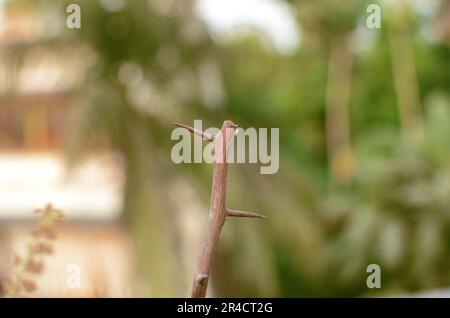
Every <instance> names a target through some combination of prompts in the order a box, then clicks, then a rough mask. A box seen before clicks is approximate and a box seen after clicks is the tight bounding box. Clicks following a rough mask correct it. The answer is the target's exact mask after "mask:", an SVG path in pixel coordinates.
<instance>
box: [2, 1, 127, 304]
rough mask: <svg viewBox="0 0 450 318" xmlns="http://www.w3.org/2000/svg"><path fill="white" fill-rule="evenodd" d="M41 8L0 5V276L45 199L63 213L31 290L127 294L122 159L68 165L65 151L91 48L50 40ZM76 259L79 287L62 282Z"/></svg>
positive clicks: (98, 156) (90, 157)
mask: <svg viewBox="0 0 450 318" xmlns="http://www.w3.org/2000/svg"><path fill="white" fill-rule="evenodd" d="M41 14H42V12H37V11H34V10H33V9H32V8H29V7H21V6H8V7H6V6H4V7H3V8H2V7H1V5H0V17H1V19H0V193H1V196H0V280H5V279H7V278H8V277H10V276H11V274H12V272H13V265H12V261H11V260H12V255H13V254H14V253H18V254H21V253H22V252H23V251H24V250H25V248H26V246H27V241H28V240H29V232H30V229H31V227H32V225H33V224H34V223H35V222H36V220H34V219H33V217H32V215H33V214H32V212H33V210H34V209H36V208H39V207H43V206H44V205H45V204H46V203H49V202H50V203H52V204H53V205H54V206H55V207H56V208H58V209H61V210H63V211H64V214H65V216H66V219H65V221H64V222H63V223H62V224H61V225H60V226H59V227H58V229H57V232H58V237H57V240H56V242H55V252H54V254H53V255H51V256H49V257H48V258H47V259H46V265H45V272H44V273H43V274H42V275H40V276H39V277H38V278H37V283H38V291H37V293H36V295H37V296H59V297H65V296H70V297H77V296H87V297H89V296H97V297H109V296H114V297H122V296H127V295H128V294H129V292H130V290H129V288H130V284H131V276H132V265H133V264H132V259H133V255H132V249H131V244H130V241H129V238H128V237H127V234H126V233H125V232H124V231H123V230H122V229H121V227H120V226H119V225H118V218H119V215H120V211H121V208H122V193H123V191H122V188H123V183H124V175H123V171H122V166H121V162H120V158H118V157H117V156H116V155H114V154H111V153H93V154H87V155H86V156H84V159H83V160H82V162H81V163H79V164H78V165H77V166H75V167H74V168H73V169H70V170H68V169H67V167H66V163H65V160H64V157H63V155H62V150H63V141H64V131H65V128H66V126H67V118H68V116H69V113H70V108H71V95H72V94H71V92H73V91H74V90H76V87H77V84H78V83H80V81H82V80H83V78H84V73H85V70H86V69H87V67H88V64H89V57H88V55H86V52H85V51H84V50H86V49H85V48H83V47H82V46H78V45H74V44H73V43H72V44H70V45H68V46H67V47H64V45H62V46H57V47H52V46H51V45H46V43H47V42H51V39H52V35H54V34H55V32H58V28H57V27H56V26H55V25H50V26H49V25H43V23H42V21H44V20H45V19H42V18H40V15H41ZM45 14H52V10H49V11H48V12H47V11H46V13H45ZM73 265H76V266H79V268H80V278H81V285H80V288H70V286H69V285H68V284H67V278H68V275H69V274H70V273H69V272H68V271H69V269H70V266H73Z"/></svg>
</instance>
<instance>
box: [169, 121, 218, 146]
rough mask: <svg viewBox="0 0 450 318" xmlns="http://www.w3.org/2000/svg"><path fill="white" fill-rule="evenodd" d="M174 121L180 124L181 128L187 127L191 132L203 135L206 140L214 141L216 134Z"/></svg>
mask: <svg viewBox="0 0 450 318" xmlns="http://www.w3.org/2000/svg"><path fill="white" fill-rule="evenodd" d="M172 123H173V124H174V125H175V126H178V127H181V128H185V129H187V130H189V131H190V132H191V133H193V134H196V135H199V136H201V137H203V138H204V139H206V140H209V141H214V136H213V135H211V134H208V133H205V132H203V131H201V130H200V129H197V128H193V127H191V126H188V125H185V124H180V123H177V122H172Z"/></svg>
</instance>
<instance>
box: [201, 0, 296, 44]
mask: <svg viewBox="0 0 450 318" xmlns="http://www.w3.org/2000/svg"><path fill="white" fill-rule="evenodd" d="M197 11H198V13H199V15H200V17H201V18H202V19H203V20H205V21H206V23H207V24H208V26H209V28H210V30H211V31H212V33H213V35H214V34H216V35H217V34H221V33H222V34H223V33H225V32H229V31H232V32H233V31H236V30H237V28H241V27H246V26H250V27H256V28H257V29H259V30H261V31H263V32H265V33H266V34H267V35H269V37H270V38H271V39H272V40H273V42H274V44H275V45H276V47H277V48H278V49H279V50H280V51H281V52H289V51H293V50H295V49H296V48H297V47H298V45H299V43H300V32H299V30H298V26H297V23H296V22H295V18H294V16H293V14H292V10H291V9H290V7H289V5H288V4H287V3H285V2H282V1H277V0H245V1H239V0H228V1H223V0H197Z"/></svg>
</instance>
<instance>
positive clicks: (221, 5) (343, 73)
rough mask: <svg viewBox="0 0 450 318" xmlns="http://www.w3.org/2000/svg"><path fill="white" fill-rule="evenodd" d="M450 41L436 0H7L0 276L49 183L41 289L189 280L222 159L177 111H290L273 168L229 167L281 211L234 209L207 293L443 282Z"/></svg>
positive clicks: (103, 293)
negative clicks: (213, 159)
mask: <svg viewBox="0 0 450 318" xmlns="http://www.w3.org/2000/svg"><path fill="white" fill-rule="evenodd" d="M70 3H76V4H79V5H80V7H81V29H69V28H67V27H66V18H67V16H68V13H66V6H67V5H68V4H70ZM370 3H376V4H379V5H380V6H381V17H382V22H381V28H379V29H370V28H368V27H367V26H366V19H367V17H368V16H369V15H370V13H367V11H366V9H367V6H368V5H369V4H370ZM449 40H450V5H449V2H447V1H439V0H414V1H413V0H410V1H408V0H403V1H394V0H392V1H387V0H385V1H361V0H347V1H345V2H344V1H338V0H320V1H319V0H316V1H307V0H305V1H303V0H291V1H287V0H286V1H283V0H247V1H237V0H231V1H219V0H197V1H175V0H146V1H144V0H133V1H131V0H129V1H127V0H101V1H92V0H90V1H87V0H86V1H81V0H80V1H76V0H73V1H54V0H52V1H41V0H39V1H37V0H33V1H22V0H15V1H7V0H6V1H5V0H2V1H0V279H3V280H7V279H8V277H10V276H11V275H12V272H13V271H14V265H13V263H12V262H11V261H10V260H11V258H12V255H13V254H14V253H20V251H21V249H23V248H24V246H26V242H27V240H28V234H27V233H28V232H29V229H30V226H32V225H33V224H34V223H35V220H34V219H33V218H32V210H33V209H34V208H36V207H42V206H43V205H44V204H46V203H47V202H51V203H52V204H53V205H54V206H55V207H57V208H60V209H62V210H63V211H64V213H65V215H66V219H65V221H64V222H63V223H62V224H61V225H60V226H59V227H58V238H57V240H56V243H55V251H54V254H53V255H51V256H49V257H48V259H47V260H46V268H45V271H44V273H43V274H42V275H40V276H39V278H38V287H39V288H38V290H37V292H36V293H35V295H36V296H63V297H64V296H89V297H107V296H116V297H122V296H139V297H142V296H145V297H160V296H168V297H171V296H172V297H174V296H187V295H189V290H190V286H191V281H192V277H193V273H194V267H195V263H196V259H197V255H198V252H199V247H200V243H201V240H202V237H203V230H204V226H205V222H206V220H207V214H208V209H209V200H210V186H211V176H212V167H211V165H208V164H185V165H176V164H174V163H173V162H172V161H171V157H170V152H171V148H172V146H173V145H174V143H175V142H174V141H171V140H170V135H171V132H172V129H173V126H172V124H171V122H172V121H177V122H183V123H185V124H190V125H192V124H193V120H194V119H202V120H203V124H204V127H220V126H221V123H222V122H223V120H225V119H231V120H233V121H234V122H235V123H238V124H239V125H240V126H241V127H244V128H246V127H256V128H259V127H266V128H271V127H274V128H279V129H280V169H279V171H278V173H277V174H275V175H261V174H260V173H259V165H257V164H239V165H238V164H234V165H232V166H231V167H230V169H229V177H228V180H229V184H228V198H227V200H228V206H230V207H233V208H238V209H242V210H250V211H257V212H259V213H262V214H265V215H267V216H269V217H270V219H268V220H264V221H263V220H251V219H249V220H245V219H232V220H229V221H227V223H226V225H225V227H224V229H223V232H222V236H221V240H220V246H219V249H218V252H217V255H216V259H215V263H214V275H213V280H212V284H211V286H210V290H209V294H210V295H211V296H236V297H238V296H247V297H272V296H273V297H302V296H320V297H322V296H398V295H410V294H416V293H421V292H427V291H435V290H438V294H439V293H441V294H442V295H443V294H445V293H446V292H445V290H447V295H448V288H449V286H450V141H449V139H450V138H449V137H450V101H449V97H450V54H449V42H450V41H449ZM372 263H375V264H379V265H380V267H381V288H380V289H369V288H367V286H366V278H367V277H368V275H369V274H368V273H366V268H367V265H369V264H372ZM74 264H75V265H77V266H79V267H80V269H81V286H80V288H75V289H74V288H69V287H68V285H67V284H66V281H67V275H68V274H69V273H68V272H67V269H68V266H71V265H74ZM441 290H442V292H439V291H441Z"/></svg>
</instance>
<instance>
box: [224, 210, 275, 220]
mask: <svg viewBox="0 0 450 318" xmlns="http://www.w3.org/2000/svg"><path fill="white" fill-rule="evenodd" d="M226 212H227V216H234V217H240V218H261V219H267V216H264V215H262V214H258V213H255V212H247V211H237V210H231V209H227V211H226Z"/></svg>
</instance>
